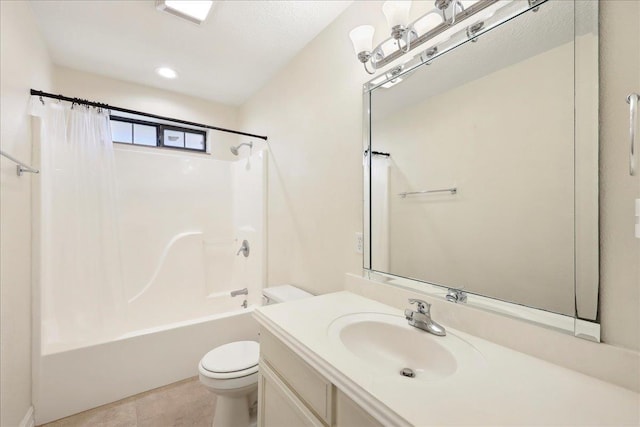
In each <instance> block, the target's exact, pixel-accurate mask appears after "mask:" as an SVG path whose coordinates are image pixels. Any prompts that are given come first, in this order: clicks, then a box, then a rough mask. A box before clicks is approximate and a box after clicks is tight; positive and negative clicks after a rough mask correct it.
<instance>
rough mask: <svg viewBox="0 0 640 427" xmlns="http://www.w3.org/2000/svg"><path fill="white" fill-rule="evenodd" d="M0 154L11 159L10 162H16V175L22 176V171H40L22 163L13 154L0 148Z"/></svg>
mask: <svg viewBox="0 0 640 427" xmlns="http://www.w3.org/2000/svg"><path fill="white" fill-rule="evenodd" d="M0 155H2V156H4V157H6V158H7V159H9V160H11V161H12V162H14V163H15V164H17V166H16V174H17V175H18V176H22V174H23V173H24V172H29V173H40V171H39V170H38V169H34V168H32V167H31V166H28V165H26V164H24V163H22V162H21V161H20V160H18V159H16V158H15V157H13V156H10V155H9V154H7V153H5V152H4V151H2V150H0Z"/></svg>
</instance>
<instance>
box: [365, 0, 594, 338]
mask: <svg viewBox="0 0 640 427" xmlns="http://www.w3.org/2000/svg"><path fill="white" fill-rule="evenodd" d="M547 1H552V0H543V1H537V2H533V3H532V2H529V5H528V6H529V7H527V8H525V9H523V10H522V11H520V12H519V13H517V14H514V15H511V17H509V18H507V19H505V20H504V21H501V22H500V23H497V24H495V25H489V26H487V27H486V28H485V29H484V30H483V31H481V32H479V33H476V34H475V36H474V37H481V36H482V34H483V33H485V32H487V31H490V30H491V29H493V28H494V27H496V26H499V25H502V24H503V23H506V21H507V20H510V19H514V18H517V16H519V15H521V14H523V13H527V12H529V11H530V10H532V9H535V8H536V7H539V6H542V7H544V3H546V2H547ZM558 1H559V0H558ZM562 1H566V0H562ZM514 3H515V2H514ZM573 4H574V108H575V113H574V153H575V156H574V166H575V172H574V177H575V180H574V182H575V189H574V206H575V209H574V236H575V241H574V242H575V243H574V253H575V255H574V268H575V272H576V274H575V281H574V292H575V299H576V310H575V313H574V316H573V317H572V316H567V315H564V314H558V313H553V312H550V311H547V310H544V309H540V308H535V307H528V306H525V305H521V304H518V303H513V302H507V301H502V300H499V299H496V298H491V297H487V296H483V295H480V294H474V293H472V292H468V291H466V293H467V302H466V304H468V305H470V306H472V307H475V308H479V309H482V310H486V311H490V312H493V313H496V314H500V315H504V316H509V317H512V318H516V319H520V320H524V321H527V322H531V323H534V324H538V325H543V326H545V327H548V328H552V329H554V330H557V331H561V332H564V333H568V334H573V335H574V336H576V337H579V338H583V339H587V340H590V341H596V342H600V320H599V312H598V306H599V304H598V296H599V274H600V272H599V243H600V242H599V175H598V172H599V170H598V162H599V155H598V152H599V126H598V123H599V27H598V24H599V20H598V13H599V9H598V2H597V1H592V0H573ZM496 15H499V14H496ZM499 19H500V16H497V17H496V20H499ZM585 33H593V34H594V35H595V37H596V40H595V49H593V47H591V48H589V46H584V47H583V49H578V48H577V47H578V45H577V41H578V37H577V36H578V35H579V34H585ZM451 40H452V42H451V43H450V45H448V46H446V47H445V48H441V47H440V46H439V48H438V52H437V53H436V54H434V55H429V56H428V57H425V55H424V54H425V53H426V52H427V51H428V49H427V50H425V51H424V52H421V53H419V54H417V55H415V56H414V57H413V58H412V59H410V60H408V61H407V62H405V63H404V64H401V65H398V63H395V64H393V65H392V66H391V67H389V68H387V72H386V73H385V72H383V73H381V74H380V75H378V76H377V77H375V78H373V79H372V80H370V81H368V82H367V83H365V84H364V85H363V127H362V130H363V131H362V136H363V193H364V194H363V196H364V198H363V202H364V203H363V228H364V229H363V235H364V250H363V277H365V278H367V279H369V280H373V281H377V282H383V283H387V284H393V285H395V286H398V287H401V288H405V289H409V290H412V291H418V292H421V293H424V294H426V295H429V296H432V297H435V298H445V296H446V293H447V289H448V288H447V287H446V286H442V285H438V284H434V283H430V282H427V281H420V280H415V279H407V278H404V277H400V276H397V275H394V274H390V273H387V272H381V271H376V270H373V269H372V268H371V219H370V215H371V213H370V200H371V186H370V178H371V156H370V155H368V153H369V152H370V150H371V120H370V118H371V93H372V91H373V90H374V89H376V88H377V87H378V86H380V85H382V84H384V83H386V82H388V81H390V80H392V79H395V78H396V77H398V76H402V75H405V74H407V73H411V72H414V71H415V70H416V69H417V68H418V67H420V66H422V65H424V64H425V63H426V62H431V61H433V60H437V57H438V56H440V55H442V54H444V53H446V52H448V51H449V50H451V49H455V48H457V47H458V46H460V45H462V44H464V43H467V42H469V41H470V38H469V37H468V36H467V35H466V31H465V28H464V27H462V29H461V30H460V31H459V32H458V33H456V34H454V35H453V36H452V37H451ZM427 59H428V61H427ZM576 64H580V66H577V65H576ZM398 67H401V68H400V70H401V72H398V70H399V69H398ZM390 70H394V73H391V72H389V71H390Z"/></svg>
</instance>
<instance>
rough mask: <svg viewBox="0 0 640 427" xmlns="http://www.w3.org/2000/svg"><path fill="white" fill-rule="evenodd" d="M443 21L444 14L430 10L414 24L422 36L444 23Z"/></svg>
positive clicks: (414, 27)
mask: <svg viewBox="0 0 640 427" xmlns="http://www.w3.org/2000/svg"><path fill="white" fill-rule="evenodd" d="M442 21H443V19H442V15H441V14H440V13H439V12H435V11H434V12H429V13H427V14H426V15H424V16H423V17H422V18H420V19H419V20H417V21H416V22H415V23H414V24H413V29H414V30H416V33H418V36H421V35H423V34H426V33H428V32H429V31H431V30H433V29H434V28H435V27H437V26H438V25H440V24H442Z"/></svg>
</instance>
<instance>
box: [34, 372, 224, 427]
mask: <svg viewBox="0 0 640 427" xmlns="http://www.w3.org/2000/svg"><path fill="white" fill-rule="evenodd" d="M214 402H215V396H214V394H213V393H211V392H209V391H208V390H207V389H205V388H204V387H203V386H202V385H201V384H200V382H199V381H198V378H197V377H194V378H189V379H187V380H184V381H180V382H177V383H174V384H170V385H168V386H165V387H161V388H157V389H155V390H151V391H148V392H145V393H141V394H137V395H135V396H131V397H129V398H126V399H123V400H120V401H118V402H114V403H110V404H108V405H104V406H100V407H98V408H94V409H90V410H88V411H85V412H81V413H79V414H76V415H72V416H70V417H67V418H63V419H61V420H58V421H54V422H52V423H49V424H44V426H43V427H174V426H175V427H178V426H180V427H209V426H211V421H212V420H213V410H214Z"/></svg>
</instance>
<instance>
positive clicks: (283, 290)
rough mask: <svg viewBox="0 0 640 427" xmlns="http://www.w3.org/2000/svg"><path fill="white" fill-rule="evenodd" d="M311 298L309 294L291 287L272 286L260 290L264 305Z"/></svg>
mask: <svg viewBox="0 0 640 427" xmlns="http://www.w3.org/2000/svg"><path fill="white" fill-rule="evenodd" d="M312 296H313V295H312V294H310V293H309V292H307V291H303V290H302V289H300V288H296V287H295V286H291V285H280V286H273V287H270V288H265V289H263V290H262V298H263V302H264V305H270V304H277V303H279V302H286V301H293V300H297V299H303V298H309V297H312Z"/></svg>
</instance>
